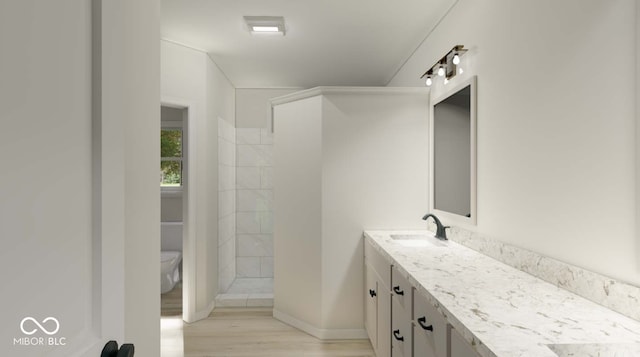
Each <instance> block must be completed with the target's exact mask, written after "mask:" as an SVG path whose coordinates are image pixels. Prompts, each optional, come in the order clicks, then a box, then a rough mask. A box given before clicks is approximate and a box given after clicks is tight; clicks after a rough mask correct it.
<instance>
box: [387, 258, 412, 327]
mask: <svg viewBox="0 0 640 357" xmlns="http://www.w3.org/2000/svg"><path fill="white" fill-rule="evenodd" d="M411 290H412V287H411V285H410V284H409V281H408V280H407V279H406V278H405V277H404V276H403V275H402V273H400V271H399V270H398V269H397V268H396V267H395V266H394V267H392V268H391V291H392V293H393V297H394V298H395V299H396V300H397V301H398V303H399V304H400V306H402V308H403V310H404V312H405V313H406V314H407V317H408V318H409V319H411Z"/></svg>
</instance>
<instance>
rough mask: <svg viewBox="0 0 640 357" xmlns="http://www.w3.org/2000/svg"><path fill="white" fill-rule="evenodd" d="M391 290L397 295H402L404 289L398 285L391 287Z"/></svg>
mask: <svg viewBox="0 0 640 357" xmlns="http://www.w3.org/2000/svg"><path fill="white" fill-rule="evenodd" d="M393 292H394V293H396V294H398V295H404V291H402V290H400V285H398V286H394V287H393Z"/></svg>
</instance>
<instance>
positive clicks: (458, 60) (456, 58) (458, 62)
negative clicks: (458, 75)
mask: <svg viewBox="0 0 640 357" xmlns="http://www.w3.org/2000/svg"><path fill="white" fill-rule="evenodd" d="M453 64H455V65H458V64H460V56H458V54H457V53H456V54H455V55H453Z"/></svg>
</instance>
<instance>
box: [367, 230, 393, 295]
mask: <svg viewBox="0 0 640 357" xmlns="http://www.w3.org/2000/svg"><path fill="white" fill-rule="evenodd" d="M364 261H365V263H366V264H369V266H371V267H372V268H373V270H375V272H376V273H377V274H378V276H379V277H380V282H381V283H382V285H384V286H387V287H389V286H391V263H390V262H389V261H388V260H387V259H386V258H385V257H384V256H382V254H380V253H379V252H378V251H377V250H376V249H375V248H374V247H373V246H372V245H371V243H369V241H368V240H366V239H365V241H364Z"/></svg>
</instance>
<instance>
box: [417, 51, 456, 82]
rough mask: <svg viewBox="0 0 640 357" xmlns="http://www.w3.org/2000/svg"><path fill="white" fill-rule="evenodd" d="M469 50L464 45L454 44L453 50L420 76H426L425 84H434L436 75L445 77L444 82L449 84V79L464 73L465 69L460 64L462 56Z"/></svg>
mask: <svg viewBox="0 0 640 357" xmlns="http://www.w3.org/2000/svg"><path fill="white" fill-rule="evenodd" d="M465 52H467V49H465V48H464V46H463V45H457V46H453V48H452V49H451V51H449V52H447V54H446V55H444V57H442V58H440V59H439V60H438V62H436V63H435V64H434V65H433V66H431V68H429V69H428V70H427V71H426V72H424V74H423V75H422V76H421V77H420V78H426V80H425V84H426V85H427V87H430V86H431V85H432V84H433V80H434V79H435V77H436V75H437V76H438V77H444V80H443V82H444V84H447V82H449V80H450V79H451V78H453V77H455V76H456V74H462V73H463V72H464V71H463V70H462V67H459V65H460V57H462V55H463V54H464V53H465Z"/></svg>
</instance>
